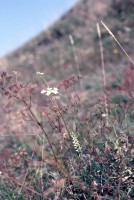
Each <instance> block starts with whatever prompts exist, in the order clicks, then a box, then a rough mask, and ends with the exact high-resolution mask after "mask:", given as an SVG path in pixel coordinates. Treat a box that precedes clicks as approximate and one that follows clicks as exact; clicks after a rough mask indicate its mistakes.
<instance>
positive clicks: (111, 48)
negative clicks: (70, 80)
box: [0, 0, 134, 80]
mask: <svg viewBox="0 0 134 200" xmlns="http://www.w3.org/2000/svg"><path fill="white" fill-rule="evenodd" d="M110 4H111V6H110ZM133 7H134V1H133V0H128V1H127V2H126V1H122V0H81V1H79V2H78V3H77V4H76V5H75V6H74V7H73V8H72V9H70V11H69V12H67V13H66V14H65V15H64V16H63V17H62V18H61V19H59V20H58V21H57V22H56V23H55V24H54V25H53V26H51V27H50V28H49V29H48V30H46V31H43V32H42V33H40V34H39V35H38V36H37V37H35V38H33V39H31V40H30V41H29V42H27V43H26V44H24V45H23V46H22V47H20V48H18V49H17V50H15V51H14V52H12V53H11V54H9V55H7V56H5V57H4V58H1V60H0V68H1V70H3V69H4V70H5V69H8V70H10V71H12V70H17V71H19V72H20V76H21V74H22V75H23V76H22V78H23V77H24V76H25V79H27V80H29V78H30V79H31V77H33V76H34V75H35V73H36V72H37V71H43V72H44V73H45V74H46V75H47V77H48V80H49V79H52V78H55V79H64V78H66V77H68V76H70V75H71V74H72V73H75V65H76V63H75V59H74V53H73V50H72V47H71V44H70V40H69V35H72V36H73V39H74V46H75V54H76V60H77V64H78V65H79V67H80V71H81V73H82V74H83V75H84V74H87V73H89V72H92V71H94V70H95V69H96V68H97V67H99V66H100V52H99V48H98V35H97V31H96V22H100V21H101V20H103V21H104V22H105V23H106V24H107V25H108V27H109V28H110V30H111V31H112V32H113V33H114V34H115V35H116V37H117V38H118V39H119V41H120V42H121V43H122V44H123V46H124V47H125V49H126V50H127V52H128V53H129V54H130V55H131V54H132V56H133V52H134V51H133V50H134V42H133V41H134V40H133V38H134V36H133V30H134V23H133V17H134V13H133ZM101 30H102V38H103V45H104V49H105V60H106V62H108V63H110V64H113V65H116V64H118V63H120V64H122V63H123V62H126V60H127V59H126V58H125V59H124V55H123V54H122V51H121V50H119V48H118V47H117V45H116V44H115V41H113V40H112V39H111V36H109V34H108V33H107V31H106V30H105V29H104V28H103V27H102V26H101Z"/></svg>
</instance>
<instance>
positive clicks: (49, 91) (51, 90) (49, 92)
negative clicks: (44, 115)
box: [41, 87, 58, 96]
mask: <svg viewBox="0 0 134 200" xmlns="http://www.w3.org/2000/svg"><path fill="white" fill-rule="evenodd" d="M41 94H46V95H47V96H49V95H50V94H58V88H56V87H54V88H50V87H48V88H47V89H46V90H42V91H41Z"/></svg>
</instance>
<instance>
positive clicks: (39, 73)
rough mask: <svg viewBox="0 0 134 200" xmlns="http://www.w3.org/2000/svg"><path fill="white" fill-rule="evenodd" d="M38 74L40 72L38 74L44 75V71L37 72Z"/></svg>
mask: <svg viewBox="0 0 134 200" xmlns="http://www.w3.org/2000/svg"><path fill="white" fill-rule="evenodd" d="M36 74H38V75H44V73H43V72H37V73H36Z"/></svg>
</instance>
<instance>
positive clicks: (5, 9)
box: [0, 0, 77, 56]
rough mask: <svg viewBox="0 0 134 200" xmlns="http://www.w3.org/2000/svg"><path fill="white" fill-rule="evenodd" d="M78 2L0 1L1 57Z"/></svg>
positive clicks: (43, 0)
mask: <svg viewBox="0 0 134 200" xmlns="http://www.w3.org/2000/svg"><path fill="white" fill-rule="evenodd" d="M76 1H77V0H0V56H3V55H5V54H6V53H8V52H10V51H11V50H13V49H15V48H17V47H19V46H20V45H21V44H23V43H24V42H26V41H27V40H28V39H30V38H31V37H33V36H36V34H38V33H39V32H40V31H42V30H44V29H45V28H46V27H48V26H49V25H50V24H52V23H53V22H54V21H55V20H56V19H58V18H59V17H60V16H61V15H62V14H63V13H64V12H65V11H67V10H68V9H69V8H70V7H71V6H72V5H73V4H74V3H75V2H76Z"/></svg>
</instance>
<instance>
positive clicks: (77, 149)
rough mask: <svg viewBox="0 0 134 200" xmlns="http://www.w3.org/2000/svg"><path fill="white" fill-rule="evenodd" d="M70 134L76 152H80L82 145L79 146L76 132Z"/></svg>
mask: <svg viewBox="0 0 134 200" xmlns="http://www.w3.org/2000/svg"><path fill="white" fill-rule="evenodd" d="M70 135H71V138H72V142H73V145H74V148H75V150H76V151H77V152H79V153H81V151H82V147H81V145H80V143H79V141H78V138H77V136H76V134H75V133H74V132H71V133H70Z"/></svg>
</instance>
